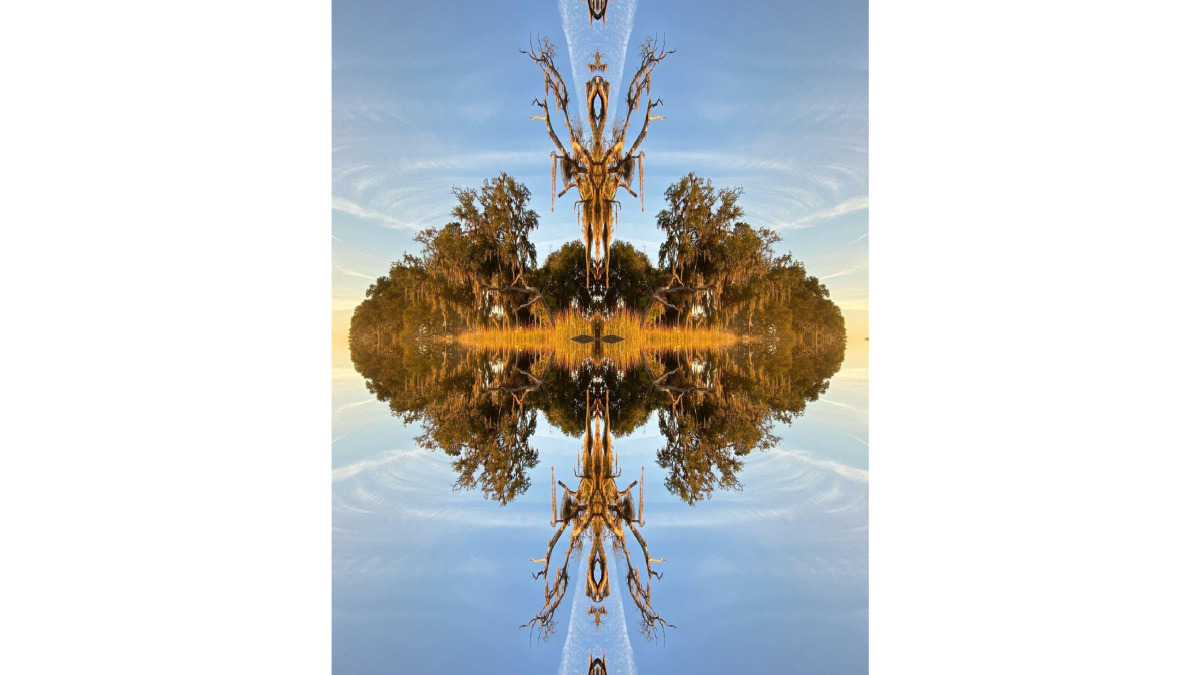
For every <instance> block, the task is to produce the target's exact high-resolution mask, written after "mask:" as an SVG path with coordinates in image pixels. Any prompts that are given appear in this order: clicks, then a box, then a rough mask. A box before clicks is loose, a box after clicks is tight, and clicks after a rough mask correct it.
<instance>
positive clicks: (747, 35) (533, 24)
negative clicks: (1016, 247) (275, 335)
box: [332, 0, 868, 341]
mask: <svg viewBox="0 0 1201 675" xmlns="http://www.w3.org/2000/svg"><path fill="white" fill-rule="evenodd" d="M562 1H563V2H565V3H566V4H567V5H568V7H567V9H568V11H571V10H578V12H581V13H582V12H584V5H583V3H580V2H576V1H574V0H562ZM624 3H625V0H620V1H619V0H614V1H613V2H611V3H610V6H611V9H610V12H611V14H612V13H614V12H618V11H620V10H621V8H622V6H623V4H624ZM613 8H616V9H613ZM633 17H634V18H633V25H632V28H631V35H630V38H629V45H628V52H627V56H626V61H625V62H626V65H627V66H629V65H630V64H631V63H632V62H633V61H634V60H635V59H636V58H637V44H638V43H639V42H640V41H641V40H642V39H643V38H645V37H646V36H648V35H654V34H658V35H659V36H660V37H664V36H665V38H666V43H667V46H668V48H671V49H675V50H677V51H676V53H675V54H673V55H671V56H669V57H668V58H667V60H665V61H664V62H663V63H662V64H660V66H659V67H658V68H657V69H656V71H655V74H654V79H653V84H654V95H655V96H656V97H659V98H662V99H663V102H664V106H663V107H662V108H660V109H657V110H656V112H660V111H661V112H662V114H663V115H664V116H665V117H666V120H665V121H662V122H654V123H652V126H651V130H650V133H649V135H648V138H647V140H646V142H645V143H644V144H643V149H644V150H645V151H646V153H647V157H646V164H645V166H646V171H647V175H646V190H645V197H646V211H645V213H643V212H641V211H639V209H638V201H637V200H636V199H633V198H631V197H628V196H627V197H626V198H625V199H623V200H622V201H623V206H624V208H623V211H622V214H621V218H620V220H619V225H618V230H617V237H618V238H620V239H624V240H627V241H630V242H631V243H633V244H634V245H635V246H636V247H638V248H640V249H644V250H645V251H646V252H647V253H648V255H650V256H651V257H652V259H654V258H655V257H656V256H657V251H658V245H659V243H660V242H661V241H662V237H661V235H660V233H659V231H658V230H657V229H656V228H655V226H654V217H655V214H656V213H657V212H658V211H659V209H660V208H662V203H663V201H662V195H663V191H664V189H666V187H667V185H668V184H670V183H671V182H673V181H675V180H678V179H679V178H680V177H681V176H682V175H684V174H686V173H687V172H688V171H696V172H697V173H698V174H700V175H702V176H705V177H709V178H712V179H713V181H714V184H715V185H717V186H733V185H741V186H743V188H744V189H745V192H744V196H743V198H742V200H741V203H742V204H743V206H744V208H745V209H746V212H747V215H746V220H747V221H748V222H750V223H751V224H752V225H755V226H766V227H772V228H775V229H778V231H779V232H780V234H781V236H782V237H783V241H782V242H781V244H780V245H779V246H778V249H779V250H780V252H785V251H788V252H791V253H792V254H793V255H794V256H795V257H797V258H798V259H800V260H802V261H803V262H805V264H806V266H807V267H808V269H809V271H810V273H812V274H815V275H817V276H818V277H821V278H822V279H823V281H824V282H825V283H826V284H827V286H829V288H830V291H831V295H832V297H833V298H834V300H835V302H837V303H838V304H839V305H840V306H841V307H842V308H843V312H844V314H845V315H846V317H847V324H848V332H849V333H850V337H851V339H852V341H854V340H855V339H857V338H858V339H861V338H862V336H864V335H866V328H867V274H868V272H867V255H868V237H867V231H868V229H867V228H868V208H867V204H868V199H867V195H868V180H867V170H868V154H867V148H868V126H867V124H868V117H867V114H868V100H867V82H868V81H867V77H868V73H867V56H868V55H867V3H866V2H795V1H783V0H772V1H768V2H755V3H741V4H735V3H729V2H713V1H709V0H695V1H694V0H687V1H684V0H676V1H662V0H643V1H642V2H639V3H637V5H636V8H635V12H634V14H633ZM333 20H334V21H333V25H334V33H333V64H334V70H333V177H332V178H333V190H332V192H333V195H332V197H333V211H332V218H333V242H332V245H333V321H334V334H335V336H336V337H337V338H338V339H343V337H344V335H345V328H346V326H347V325H348V322H349V317H350V313H351V312H352V311H353V309H354V306H355V305H356V304H357V303H358V302H359V301H360V300H361V298H362V296H363V291H364V290H365V289H366V288H367V286H368V285H369V284H370V283H371V282H372V280H373V279H374V278H375V277H376V276H379V275H381V274H384V273H386V271H387V269H388V266H389V265H390V263H391V262H392V261H393V260H396V259H398V258H400V257H401V256H402V255H403V254H404V253H406V252H411V251H413V250H415V245H414V243H413V235H414V233H415V232H416V231H417V229H419V228H424V227H428V226H431V225H433V226H437V225H442V224H444V223H446V222H448V221H449V220H450V215H449V214H450V209H451V206H452V199H453V198H452V196H451V187H452V186H453V185H463V186H472V187H478V185H479V184H480V183H481V182H482V181H483V180H484V179H485V178H488V177H491V176H495V175H496V174H498V173H499V172H500V171H506V172H508V173H510V174H512V175H514V176H515V177H516V178H517V179H518V180H520V181H522V182H523V183H525V184H526V185H527V186H528V187H529V189H530V191H531V192H532V197H533V207H534V209H535V210H536V211H537V212H538V214H539V216H540V226H539V228H538V230H537V231H536V232H535V233H534V240H535V242H536V243H537V245H538V254H539V259H540V260H541V259H542V258H544V257H545V256H546V254H547V253H548V252H549V251H551V250H554V249H555V248H557V247H558V246H560V245H562V244H563V243H564V242H566V241H568V240H570V239H572V238H575V237H576V236H578V234H577V233H578V230H577V227H576V222H575V217H574V215H573V213H572V211H571V209H570V201H569V200H570V196H569V197H565V198H564V201H562V202H559V203H558V204H557V205H556V210H555V212H554V213H552V212H551V211H550V170H551V169H550V159H549V156H550V151H551V144H550V141H549V140H548V139H547V137H546V132H545V128H544V127H543V126H542V123H541V122H532V121H530V120H529V116H530V115H531V114H533V112H531V111H532V108H531V106H530V101H531V100H532V99H533V98H534V97H535V96H541V94H542V86H541V85H542V82H541V77H540V74H539V72H538V69H537V67H536V66H535V65H534V64H533V63H532V62H530V60H529V59H528V58H527V57H525V56H523V55H522V54H520V53H518V49H521V48H523V47H525V46H526V45H527V44H528V42H529V39H530V36H531V34H533V35H535V36H536V35H538V34H542V35H546V36H549V37H550V38H551V39H552V40H553V41H555V42H556V43H557V44H558V45H559V47H560V56H559V62H560V70H561V71H562V72H563V74H564V77H565V78H569V75H568V73H569V71H570V68H569V66H568V65H567V64H568V62H569V59H568V56H567V44H566V39H565V37H564V25H563V21H562V18H561V16H560V9H559V3H558V0H533V1H532V0H512V1H507V2H506V1H490V2H482V1H470V2H469V1H465V0H440V1H438V2H421V3H418V2H395V1H390V2H360V1H347V0H336V1H335V2H334V5H333ZM613 23H614V22H613V21H612V20H611V21H610V26H609V27H608V28H612V27H613ZM607 56H608V58H609V60H610V62H611V63H612V62H613V56H612V55H607ZM632 70H633V69H632V68H628V67H627V69H626V72H625V73H624V74H625V76H626V77H627V78H628V76H629V75H630V74H631V73H632ZM611 74H612V71H610V75H611ZM568 84H569V86H573V84H574V83H572V82H569V83H568ZM627 86H628V81H625V82H623V83H621V84H620V85H619V84H617V83H613V85H612V90H613V91H614V92H624V91H625V88H626V87H627ZM615 98H616V97H615ZM621 98H622V99H624V96H622V97H621ZM612 114H613V113H611V115H612Z"/></svg>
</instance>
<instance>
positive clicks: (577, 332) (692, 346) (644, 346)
mask: <svg viewBox="0 0 1201 675" xmlns="http://www.w3.org/2000/svg"><path fill="white" fill-rule="evenodd" d="M581 336H582V337H586V338H589V341H587V342H580V341H576V340H573V339H572V338H580V337H581ZM606 336H616V337H619V338H621V340H619V341H612V342H609V341H598V340H597V338H598V337H600V338H603V337H606ZM456 339H457V341H458V342H459V343H460V344H463V345H464V346H467V347H472V348H476V349H486V350H489V351H493V350H497V351H509V350H518V351H526V350H528V351H538V352H550V351H553V352H555V354H556V360H564V361H575V360H579V359H583V358H589V357H595V356H598V355H603V356H604V357H605V358H608V359H611V360H613V361H614V362H617V363H619V364H623V363H626V362H630V363H633V362H636V361H638V359H639V358H640V355H641V354H643V353H646V352H657V351H675V350H683V351H708V350H713V349H723V348H726V347H731V346H733V345H736V344H738V343H740V342H742V341H743V338H741V337H739V336H738V335H737V334H735V333H732V332H730V331H726V330H721V329H718V328H686V327H679V326H663V325H658V324H654V323H648V324H647V325H645V326H643V325H642V317H641V316H640V315H639V314H637V313H635V312H633V311H631V310H628V309H622V310H616V311H614V312H612V313H610V314H609V315H607V316H605V315H601V314H593V315H591V316H588V315H585V314H584V313H582V312H580V311H577V310H564V311H561V312H559V313H558V314H557V315H556V316H555V321H554V324H553V325H551V324H550V323H549V322H545V323H542V324H535V325H529V326H513V327H499V326H494V327H488V328H482V329H478V330H473V331H467V332H465V333H460V334H459V335H458V337H457V338H456ZM609 339H610V340H612V337H610V338H609Z"/></svg>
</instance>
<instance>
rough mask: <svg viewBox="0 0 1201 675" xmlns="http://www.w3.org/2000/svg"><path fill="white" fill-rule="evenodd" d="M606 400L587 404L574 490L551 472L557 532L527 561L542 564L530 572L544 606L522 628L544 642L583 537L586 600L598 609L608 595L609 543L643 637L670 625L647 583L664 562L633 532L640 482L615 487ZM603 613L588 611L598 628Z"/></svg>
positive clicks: (639, 518) (616, 469) (616, 468)
mask: <svg viewBox="0 0 1201 675" xmlns="http://www.w3.org/2000/svg"><path fill="white" fill-rule="evenodd" d="M608 400H609V397H608V396H607V395H606V396H605V399H604V405H603V409H602V405H601V401H600V400H597V401H595V402H593V401H591V400H589V401H587V403H586V407H587V409H588V410H589V411H590V420H589V424H588V429H587V430H586V431H585V434H584V448H583V450H582V451H581V453H580V455H579V457H578V459H577V463H576V468H575V477H576V478H577V479H579V482H578V484H577V486H576V488H575V489H574V490H573V489H572V488H570V487H568V485H567V484H566V483H564V482H563V481H558V482H557V483H556V482H555V480H554V468H553V467H552V468H551V505H552V508H553V509H554V510H552V512H551V525H552V526H555V525H557V526H558V528H557V529H556V530H555V533H554V534H553V535H551V538H550V543H549V544H547V548H546V555H544V556H543V557H541V558H531V559H530V561H531V562H540V563H542V564H543V565H542V570H541V571H539V572H535V573H534V578H535V579H537V578H539V577H541V578H543V579H545V580H546V585H545V590H544V593H543V597H544V602H543V605H542V609H541V610H540V611H539V612H538V614H536V615H535V616H534V618H533V619H532V620H531V621H530V622H529V623H527V624H525V625H523V626H522V627H523V628H526V627H529V628H530V630H531V632H532V631H533V630H535V629H537V631H538V633H539V635H541V636H542V637H543V638H547V637H549V636H550V635H551V634H552V633H554V629H555V612H556V611H557V610H558V608H559V605H560V604H561V603H562V602H563V598H564V596H565V595H566V593H567V582H568V572H567V570H568V566H569V565H570V563H571V560H572V558H573V557H576V556H579V555H582V554H583V550H584V544H585V541H584V540H585V539H587V540H588V545H589V553H588V575H587V577H586V578H585V580H584V581H585V583H586V584H587V590H586V591H585V595H586V596H587V598H588V599H589V600H591V601H592V602H593V603H594V604H595V605H599V604H600V603H602V602H604V600H605V599H606V598H608V597H609V591H610V585H609V561H608V559H607V557H606V554H605V543H606V542H609V544H610V546H611V548H612V549H613V551H615V552H620V553H622V554H624V555H625V562H626V570H627V572H626V586H627V588H628V590H629V593H630V597H631V598H632V599H633V601H634V604H635V606H637V607H638V611H639V613H640V614H641V630H642V632H643V634H645V635H647V636H648V637H650V636H654V635H656V634H657V632H658V630H659V629H660V628H667V627H671V624H668V623H667V622H666V621H664V619H663V618H662V617H660V616H659V615H658V613H657V612H656V611H655V609H654V607H652V605H651V587H650V584H651V579H652V578H659V577H662V574H660V573H659V572H656V571H655V570H654V567H653V565H654V564H656V563H661V562H664V560H663V559H662V558H652V557H651V554H650V550H649V549H648V547H647V543H646V539H645V538H644V537H643V536H642V533H641V532H640V531H639V530H638V527H639V526H645V525H646V521H645V519H644V518H643V490H642V487H641V485H640V483H639V481H633V482H632V483H630V484H629V485H628V486H626V488H625V489H624V490H620V491H619V490H618V489H617V479H618V478H619V477H621V467H620V465H619V464H618V461H617V450H616V448H615V447H614V445H613V436H612V435H611V434H610V433H609V419H610V417H609V405H608ZM602 422H603V426H602ZM556 485H557V486H558V487H561V488H563V501H562V502H561V503H560V502H557V500H556V496H555V486H556ZM635 486H639V489H638V508H637V511H635V508H634V500H633V495H632V494H631V490H633V489H634V487H635ZM556 504H557V507H556ZM569 526H570V528H571V530H570V533H569V535H568V537H569V540H568V543H567V547H566V550H565V551H564V552H563V557H562V561H563V562H562V565H560V566H559V567H558V568H556V570H555V577H554V580H553V581H552V580H551V579H550V577H549V572H550V567H551V562H552V556H553V554H554V551H555V547H556V545H557V544H558V542H559V539H560V537H562V535H563V533H564V531H566V530H567V528H568V527H569ZM627 530H628V531H629V532H630V533H632V534H633V535H634V538H635V539H636V540H637V541H638V545H639V547H640V548H641V551H642V556H641V561H640V562H635V561H634V560H633V559H631V557H630V552H629V548H628V547H627V544H626V538H625V532H626V531H627ZM642 565H645V570H646V578H645V584H644V583H643V581H644V579H643V577H642V572H641V566H642ZM604 611H605V610H604V608H603V607H599V606H594V607H593V608H591V609H590V610H589V613H590V615H592V616H593V617H594V621H595V622H596V624H597V625H599V624H600V623H601V621H602V614H603V613H604Z"/></svg>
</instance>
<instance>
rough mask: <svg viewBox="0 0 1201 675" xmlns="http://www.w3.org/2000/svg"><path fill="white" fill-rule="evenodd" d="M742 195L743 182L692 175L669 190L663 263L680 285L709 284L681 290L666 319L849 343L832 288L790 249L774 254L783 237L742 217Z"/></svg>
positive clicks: (663, 214)
mask: <svg viewBox="0 0 1201 675" xmlns="http://www.w3.org/2000/svg"><path fill="white" fill-rule="evenodd" d="M741 195H742V189H741V188H723V189H721V190H716V191H715V190H714V188H713V184H712V182H711V181H709V180H707V179H703V178H700V177H698V176H697V175H696V174H693V173H690V174H688V175H687V176H684V177H683V178H681V179H680V180H679V182H677V183H675V184H673V185H671V186H670V187H668V188H667V191H666V192H664V194H663V197H664V199H665V200H666V201H667V208H665V209H663V210H662V211H660V212H659V214H658V216H657V217H656V224H657V226H658V227H659V229H661V230H663V232H664V234H665V235H666V237H667V239H666V241H665V242H664V243H663V245H662V246H660V248H659V267H660V268H661V269H663V270H664V271H665V272H669V273H670V274H671V275H673V279H674V280H678V282H679V284H680V285H682V286H687V287H692V288H704V289H705V290H704V291H701V292H695V293H687V294H680V295H678V296H675V298H676V299H678V302H676V303H674V304H676V305H677V306H678V307H679V309H678V310H669V311H668V312H667V314H666V318H667V319H668V320H674V321H681V320H682V321H686V322H692V321H699V322H702V323H708V324H710V325H718V326H721V327H724V328H730V329H734V330H737V331H739V332H744V333H751V334H759V335H770V336H776V337H777V338H779V339H784V338H785V337H788V336H791V337H793V338H795V339H798V340H801V341H803V342H805V343H806V344H808V345H810V346H811V347H813V348H824V347H827V346H830V345H834V344H838V343H842V342H845V341H846V326H845V322H844V320H843V317H842V312H841V310H839V309H838V306H837V305H835V304H834V303H833V302H832V301H831V300H830V291H829V289H827V288H826V287H825V285H823V284H822V283H821V282H820V281H819V280H818V279H817V277H813V276H809V275H807V274H806V273H805V267H804V265H802V264H801V263H799V262H796V261H794V260H793V259H792V257H791V256H790V255H786V256H783V257H781V258H776V257H774V255H773V253H772V247H773V246H774V245H775V244H776V243H778V242H779V241H780V237H779V235H778V234H776V233H775V232H773V231H771V230H768V229H766V228H761V229H758V230H756V229H754V228H752V227H751V226H750V225H748V224H747V223H745V222H742V221H741V220H740V219H741V218H742V216H743V215H744V213H743V210H742V207H740V206H739V205H738V198H739V197H740V196H741Z"/></svg>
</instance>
